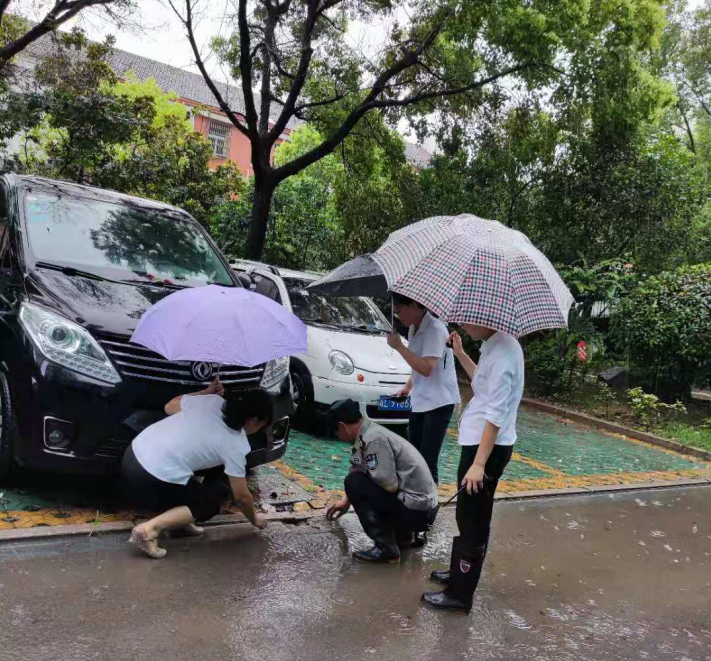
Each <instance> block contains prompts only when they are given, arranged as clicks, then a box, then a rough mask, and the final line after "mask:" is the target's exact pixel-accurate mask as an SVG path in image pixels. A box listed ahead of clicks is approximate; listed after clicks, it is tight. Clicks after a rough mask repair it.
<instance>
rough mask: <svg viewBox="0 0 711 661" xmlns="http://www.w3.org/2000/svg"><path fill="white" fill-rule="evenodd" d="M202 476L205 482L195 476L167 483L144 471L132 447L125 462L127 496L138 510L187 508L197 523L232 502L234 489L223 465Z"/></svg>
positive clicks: (205, 519) (123, 479)
mask: <svg viewBox="0 0 711 661" xmlns="http://www.w3.org/2000/svg"><path fill="white" fill-rule="evenodd" d="M200 475H201V476H202V477H203V478H204V479H203V481H202V482H200V481H199V480H196V479H195V478H194V477H192V478H190V480H189V481H188V483H187V484H174V483H172V482H164V481H163V480H160V479H158V478H157V477H156V476H155V475H152V474H151V473H149V472H148V471H147V470H146V469H145V468H143V466H142V465H141V463H140V462H139V461H138V459H137V458H136V455H135V454H134V453H133V448H132V447H131V446H129V447H128V449H127V450H126V453H125V454H124V456H123V461H122V462H121V479H122V482H123V487H124V493H125V495H126V499H127V500H128V502H130V503H132V504H133V505H134V506H135V507H137V508H139V509H146V510H150V511H152V512H165V511H167V510H169V509H172V508H174V507H181V506H185V507H187V508H189V509H190V512H191V513H192V515H193V518H194V519H195V520H196V521H207V520H208V519H211V518H212V517H213V516H216V515H217V514H219V513H220V510H221V509H222V506H223V505H224V504H226V503H228V502H229V501H230V500H231V499H232V489H231V488H230V484H229V479H228V478H227V476H226V475H225V472H224V469H223V467H222V466H218V467H217V468H211V469H209V470H206V471H200Z"/></svg>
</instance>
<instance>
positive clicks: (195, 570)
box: [0, 487, 711, 661]
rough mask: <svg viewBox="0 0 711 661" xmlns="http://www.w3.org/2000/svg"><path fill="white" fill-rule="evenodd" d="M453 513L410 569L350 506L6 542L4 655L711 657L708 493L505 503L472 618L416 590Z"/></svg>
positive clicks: (442, 555)
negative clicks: (377, 544)
mask: <svg viewBox="0 0 711 661" xmlns="http://www.w3.org/2000/svg"><path fill="white" fill-rule="evenodd" d="M453 530H454V520H453V512H452V511H451V510H448V511H446V512H444V513H443V514H442V515H441V516H440V519H439V520H438V523H437V530H436V531H435V533H434V534H432V535H431V543H430V545H429V546H428V547H426V548H425V550H424V551H423V552H408V553H407V555H406V556H405V557H404V558H403V563H402V564H401V565H400V566H375V567H374V566H369V565H363V564H359V563H355V562H353V561H352V560H351V559H350V557H349V553H348V551H349V548H351V549H352V548H354V547H356V546H360V545H363V544H365V542H366V539H365V537H364V536H363V534H362V532H361V531H360V527H359V525H358V523H357V521H356V520H355V519H354V518H352V517H351V516H349V517H346V518H344V519H343V520H342V523H339V524H328V523H326V522H325V521H323V520H322V519H317V520H313V521H312V522H311V523H302V524H300V525H298V526H295V525H285V524H272V526H271V528H270V530H269V531H268V532H266V533H257V532H255V531H253V529H252V528H251V527H250V526H246V525H245V526H238V527H231V528H230V529H216V530H211V531H210V532H209V533H208V535H207V537H206V538H204V539H200V540H189V541H184V540H169V541H167V542H166V546H167V548H168V549H169V555H168V557H167V558H166V559H165V560H161V561H151V560H148V559H144V558H142V557H138V556H135V555H133V554H132V553H131V552H130V551H128V550H127V549H126V548H125V546H124V543H123V540H124V539H125V535H121V536H118V537H117V536H113V535H111V536H109V535H105V536H103V537H101V538H95V537H92V538H91V539H87V538H86V537H81V538H75V539H72V540H70V541H61V542H60V541H43V542H37V541H34V542H28V543H13V544H9V543H6V544H3V545H2V546H0V661H10V660H12V661H15V660H16V659H31V660H32V661H45V660H47V661H50V660H51V661H65V660H80V659H81V660H82V661H83V660H85V659H101V660H104V659H106V660H109V659H111V660H116V659H131V660H136V661H139V660H143V659H146V660H147V659H151V660H152V661H155V660H163V659H170V660H171V661H182V660H190V661H197V660H202V659H209V660H210V661H213V660H215V659H244V660H250V661H251V660H252V659H254V660H257V659H258V660H259V661H282V660H283V661H301V660H303V661H307V660H308V661H322V660H323V661H326V660H328V661H333V660H344V661H345V660H348V661H350V660H354V661H355V660H360V659H378V660H381V661H390V660H392V661H401V660H403V661H404V660H417V661H419V660H423V661H424V660H428V659H437V660H441V659H447V660H449V659H477V660H478V659H507V660H512V661H513V660H515V661H519V660H525V661H532V660H548V659H551V660H556V661H567V660H575V661H587V660H598V659H599V660H612V659H655V660H659V659H661V660H664V661H667V660H675V661H709V660H711V487H697V488H686V489H670V490H656V491H646V492H631V493H629V492H628V493H626V494H599V495H595V496H583V497H565V498H555V499H538V500H527V501H519V502H499V503H497V504H496V507H495V522H494V537H493V540H492V544H491V547H490V549H491V550H490V553H489V558H488V564H487V566H486V567H485V570H484V577H483V580H482V584H481V586H480V589H479V591H478V593H477V597H476V601H475V606H474V610H473V611H472V613H471V615H469V616H464V615H461V614H453V613H441V612H433V611H430V610H427V609H425V608H424V607H422V606H421V604H420V601H419V598H420V593H421V591H422V588H423V587H426V588H429V587H430V584H429V583H428V581H427V580H426V577H427V575H428V574H429V572H430V570H431V569H433V568H434V567H437V566H440V565H441V564H442V563H443V562H445V561H446V558H447V556H448V551H449V540H450V537H451V534H452V532H453Z"/></svg>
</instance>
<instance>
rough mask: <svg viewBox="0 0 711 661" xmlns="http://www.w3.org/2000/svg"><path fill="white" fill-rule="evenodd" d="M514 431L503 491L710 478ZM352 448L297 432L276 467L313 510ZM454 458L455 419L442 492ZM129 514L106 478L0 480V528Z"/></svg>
mask: <svg viewBox="0 0 711 661" xmlns="http://www.w3.org/2000/svg"><path fill="white" fill-rule="evenodd" d="M518 430H519V442H518V443H517V444H516V447H515V452H514V458H513V460H512V461H511V463H510V464H509V466H508V468H507V470H506V473H505V474H504V478H503V481H502V484H501V486H500V490H501V491H504V492H505V491H508V492H512V491H526V490H535V489H555V488H564V487H579V486H595V485H603V484H623V483H635V482H664V481H672V480H675V479H679V478H688V477H704V476H708V475H709V466H708V464H705V463H704V462H696V461H693V460H691V459H688V458H686V457H683V456H681V455H678V454H675V453H673V452H667V451H664V450H661V449H658V448H655V447H652V446H648V445H644V444H641V443H636V442H633V441H629V440H626V439H623V438H618V437H614V436H609V435H607V434H604V433H601V432H598V431H594V430H590V429H588V428H584V427H581V426H578V425H576V424H573V423H565V422H562V421H560V420H557V419H556V418H554V417H551V416H549V415H546V414H543V413H538V412H533V411H530V410H526V409H523V410H522V411H521V412H520V416H519V425H518ZM350 450H351V446H350V445H348V444H346V443H342V442H341V441H338V440H336V439H325V438H320V437H317V436H313V435H311V434H307V433H304V432H301V431H296V430H295V431H293V432H292V435H291V439H290V441H289V449H288V452H287V454H286V456H285V457H284V458H283V461H282V462H278V463H277V464H276V467H277V468H278V469H279V470H280V471H281V472H282V473H284V474H285V475H286V476H287V477H288V478H290V479H293V480H295V481H296V482H297V483H298V484H300V485H301V487H303V488H304V489H306V490H308V491H309V492H313V493H314V494H315V496H316V497H315V498H314V500H313V502H312V504H311V506H312V507H322V506H323V504H324V503H325V502H326V499H327V498H329V497H330V496H329V494H328V493H323V490H326V492H330V491H334V490H335V491H338V490H341V489H342V487H343V478H344V477H345V475H346V473H347V472H348V458H349V457H350ZM458 462H459V446H458V445H457V441H456V421H455V422H453V423H452V426H451V428H450V433H449V434H448V436H447V438H446V440H445V444H444V447H443V449H442V455H441V458H440V482H441V485H442V486H443V487H444V488H443V494H446V493H448V490H449V493H451V492H452V491H453V484H454V482H455V481H456V472H457V464H458ZM268 470H273V469H271V468H270V469H268ZM319 487H321V488H322V489H320V490H319V489H318V488H319ZM300 504H301V505H304V506H305V507H306V508H307V509H308V508H309V506H308V505H305V504H303V503H300ZM97 512H98V514H97ZM134 518H136V512H132V511H130V510H128V509H126V508H125V506H124V504H123V502H122V499H121V498H120V495H118V494H117V493H116V488H115V485H114V483H113V481H112V480H107V479H97V478H78V477H75V476H63V475H41V474H33V473H26V472H24V473H23V472H16V473H15V474H14V475H13V477H12V478H11V479H6V480H5V481H4V482H0V530H1V529H3V528H25V527H27V528H29V527H36V526H47V525H62V524H66V523H91V522H94V521H101V522H104V521H123V520H132V519H134Z"/></svg>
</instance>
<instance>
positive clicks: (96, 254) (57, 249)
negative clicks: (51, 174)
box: [24, 190, 233, 286]
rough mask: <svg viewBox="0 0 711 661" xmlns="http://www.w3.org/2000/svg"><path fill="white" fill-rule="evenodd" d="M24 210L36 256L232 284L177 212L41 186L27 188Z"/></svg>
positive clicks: (116, 272) (139, 274) (136, 276)
mask: <svg viewBox="0 0 711 661" xmlns="http://www.w3.org/2000/svg"><path fill="white" fill-rule="evenodd" d="M24 211H25V217H26V223H27V234H28V238H29V243H30V248H31V251H32V254H33V256H34V258H35V260H37V261H45V262H51V263H53V264H58V265H60V266H70V267H74V268H77V269H82V270H90V271H110V272H111V275H112V277H122V278H125V279H129V280H145V281H159V282H160V281H163V282H166V283H174V284H178V285H180V284H183V285H188V286H195V285H204V284H211V283H214V284H220V285H232V284H233V280H232V278H231V277H230V274H229V273H228V271H227V268H226V267H225V266H224V265H223V263H222V261H221V260H220V258H219V255H218V253H217V252H216V251H215V249H214V248H213V247H212V246H211V245H210V243H209V242H208V240H207V239H206V237H205V235H204V234H203V233H202V232H201V231H200V229H199V228H198V227H197V225H196V224H195V223H194V222H193V221H191V220H190V219H188V218H184V217H181V216H178V215H177V214H172V213H169V212H162V211H160V210H154V209H148V208H145V207H140V206H138V205H136V206H130V205H128V204H120V203H112V202H104V201H100V200H95V199H90V198H84V197H77V196H70V195H66V194H62V193H55V192H51V193H50V192H45V191H41V190H38V191H28V192H27V194H26V195H25V198H24Z"/></svg>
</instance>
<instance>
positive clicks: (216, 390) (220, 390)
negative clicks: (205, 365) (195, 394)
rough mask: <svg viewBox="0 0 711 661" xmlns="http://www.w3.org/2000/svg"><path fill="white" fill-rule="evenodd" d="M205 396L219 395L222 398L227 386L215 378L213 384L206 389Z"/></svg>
mask: <svg viewBox="0 0 711 661" xmlns="http://www.w3.org/2000/svg"><path fill="white" fill-rule="evenodd" d="M205 394H206V395H219V396H220V397H222V395H224V394H225V386H223V385H222V381H220V378H219V377H217V376H216V377H215V378H214V379H213V381H212V383H211V384H210V385H209V386H208V387H207V388H205Z"/></svg>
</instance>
